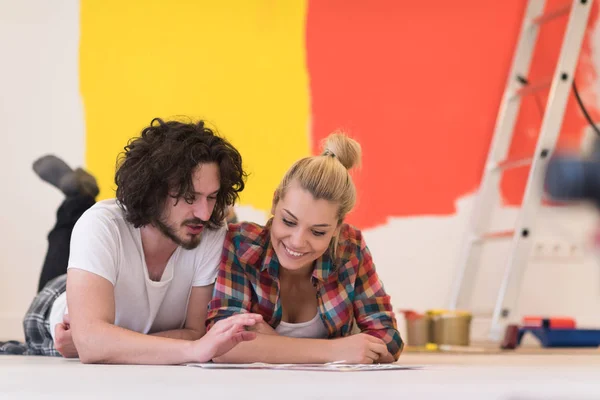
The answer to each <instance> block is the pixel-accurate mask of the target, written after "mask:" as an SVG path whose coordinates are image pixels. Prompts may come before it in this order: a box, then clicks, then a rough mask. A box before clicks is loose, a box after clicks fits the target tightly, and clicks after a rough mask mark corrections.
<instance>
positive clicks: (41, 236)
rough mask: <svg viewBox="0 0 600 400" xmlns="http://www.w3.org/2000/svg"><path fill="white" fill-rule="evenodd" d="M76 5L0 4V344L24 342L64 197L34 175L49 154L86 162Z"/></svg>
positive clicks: (43, 1) (72, 1) (24, 0)
mask: <svg viewBox="0 0 600 400" xmlns="http://www.w3.org/2000/svg"><path fill="white" fill-rule="evenodd" d="M78 47H79V2H78V1H77V0H61V1H52V0H18V1H15V0H0V59H1V60H2V61H1V62H0V137H1V138H2V149H3V151H2V157H0V171H2V172H1V175H2V176H3V177H4V178H2V181H3V182H2V187H3V193H4V194H3V195H2V197H1V198H0V208H1V209H2V212H1V213H0V226H1V227H2V228H1V229H0V238H1V240H0V242H1V243H2V250H1V251H0V276H2V279H1V280H0V340H2V339H7V338H10V339H19V338H22V329H21V319H22V317H23V314H24V313H25V311H26V310H27V307H28V306H29V303H30V301H31V299H32V298H33V296H34V294H35V293H36V289H37V280H38V275H39V271H40V269H41V266H42V262H43V259H44V255H45V252H46V235H47V233H48V231H49V230H50V229H51V227H52V225H53V224H54V215H55V212H56V209H57V208H58V206H59V204H60V202H61V199H62V195H61V193H60V192H59V191H58V190H57V189H54V188H53V187H51V186H50V185H47V184H46V183H44V182H43V181H41V180H40V179H38V177H37V176H36V175H35V174H34V173H33V170H32V168H31V165H32V163H33V161H34V160H35V159H36V158H37V157H39V156H41V155H43V154H46V153H54V154H56V155H59V156H60V157H62V158H63V159H64V160H65V161H67V162H68V163H69V164H70V165H73V166H76V165H81V164H82V162H83V159H84V125H83V109H82V105H81V99H80V96H79V77H78V69H79V66H78Z"/></svg>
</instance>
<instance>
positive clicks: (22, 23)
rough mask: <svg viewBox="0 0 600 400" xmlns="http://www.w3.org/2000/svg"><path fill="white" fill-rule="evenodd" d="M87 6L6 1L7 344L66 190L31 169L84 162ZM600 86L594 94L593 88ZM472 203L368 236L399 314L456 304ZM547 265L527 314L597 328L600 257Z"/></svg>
mask: <svg viewBox="0 0 600 400" xmlns="http://www.w3.org/2000/svg"><path fill="white" fill-rule="evenodd" d="M78 7H79V4H78V1H77V0H61V1H51V0H20V1H12V0H0V54H1V59H2V62H1V63H0V88H1V89H0V90H1V93H2V94H1V95H0V102H1V104H0V121H2V125H1V126H2V128H0V132H1V133H0V135H1V137H2V139H3V140H2V143H3V149H4V154H3V157H1V158H0V170H1V171H2V176H4V177H5V178H4V185H3V186H4V188H5V194H4V196H3V197H2V199H1V200H0V202H1V203H0V206H1V208H2V212H1V213H0V218H1V221H0V222H1V226H2V229H1V231H0V235H1V238H2V240H1V243H2V251H1V252H0V273H1V276H2V278H3V279H2V280H0V340H2V339H20V338H22V332H21V318H22V316H23V314H24V313H25V311H26V309H27V307H28V305H29V303H30V301H31V299H32V297H33V296H34V294H35V291H36V287H37V280H38V274H39V271H40V268H41V265H42V261H43V257H44V254H45V251H46V235H47V232H48V231H49V230H50V229H51V227H52V225H53V223H54V214H55V211H56V209H57V207H58V205H59V204H60V202H61V200H62V195H61V194H60V192H59V191H58V190H56V189H54V188H52V187H50V186H49V185H47V184H45V183H44V182H42V181H41V180H39V179H38V178H37V176H36V175H35V174H34V173H33V172H32V170H31V164H32V162H33V161H34V160H35V159H36V158H37V157H39V156H40V155H43V154H46V153H54V154H57V155H59V156H61V157H63V158H64V159H65V160H66V161H67V162H68V163H69V164H71V165H72V166H78V165H81V164H82V163H83V160H84V137H85V135H84V123H83V116H84V115H83V109H82V104H81V99H80V96H79V86H78V81H79V79H78V41H79V9H78ZM599 39H600V34H598V33H596V37H595V41H594V50H593V59H594V60H595V61H596V63H597V64H598V65H600V56H599V53H598V51H596V50H595V49H596V48H597V47H598V46H597V45H598V43H600V40H599ZM597 86H598V85H597V84H596V86H594V87H593V88H592V89H593V91H595V92H596V93H598V92H600V91H598V90H597V89H598V87H597ZM590 97H593V96H590ZM365 167H368V166H365ZM472 202H473V197H472V196H470V195H469V196H466V197H464V198H462V199H459V200H458V202H457V206H458V212H457V214H456V215H451V216H446V217H439V216H436V217H430V216H418V217H411V218H390V220H389V221H388V223H387V224H386V225H385V226H382V227H378V228H375V229H371V230H368V231H366V232H365V236H366V238H367V242H368V244H369V247H370V248H371V251H372V253H373V256H374V258H375V262H376V264H377V268H378V271H379V273H380V275H381V277H382V279H383V281H384V283H385V286H386V288H387V290H388V291H389V292H390V294H391V295H392V300H393V302H394V305H395V307H396V308H415V309H417V310H425V309H427V308H438V307H445V306H446V305H447V302H448V296H449V288H450V283H451V282H452V279H453V276H454V275H453V274H454V269H455V267H456V258H457V255H458V249H459V246H460V243H461V241H462V233H463V231H464V229H465V224H466V221H467V219H468V216H469V212H470V210H471V206H472ZM239 216H240V218H241V219H250V220H253V221H257V222H260V221H264V219H265V218H266V216H265V214H264V213H262V212H261V211H257V210H252V209H251V208H250V207H241V208H240V209H239ZM515 218H516V210H515V209H512V208H506V209H499V210H497V216H496V218H495V219H496V221H499V222H498V223H500V224H506V225H507V226H508V225H510V224H511V223H512V221H514V219H515ZM595 222H596V215H595V213H594V212H593V211H590V210H589V209H585V208H575V209H543V210H542V211H541V213H540V218H539V223H538V227H537V228H538V229H537V231H538V232H542V233H541V234H540V235H539V236H538V238H537V239H536V240H537V241H539V242H540V243H542V244H543V245H544V246H546V247H544V249H547V248H548V247H552V246H553V245H554V244H556V243H559V244H561V245H563V246H564V245H568V244H576V245H577V246H579V247H580V248H584V247H585V244H586V242H587V240H588V235H589V233H590V231H591V229H592V227H593V225H594V224H595ZM507 244H508V242H507V243H506V244H504V245H498V246H496V247H495V248H491V249H490V250H489V251H487V252H486V257H485V260H484V265H485V268H484V269H483V270H482V273H481V275H480V276H479V284H478V287H477V290H476V293H475V296H474V301H475V304H476V306H477V308H478V309H480V310H484V309H491V307H492V305H493V302H494V300H495V294H496V291H497V288H498V284H499V278H500V275H501V268H502V267H503V266H504V264H503V261H504V260H505V259H506V251H507ZM544 251H545V250H544ZM581 251H582V252H584V250H581ZM582 254H583V253H582ZM542 258H543V257H541V256H540V255H536V254H534V255H532V262H531V264H530V265H529V268H528V270H527V273H526V276H525V280H524V285H523V288H522V292H521V293H522V295H521V301H520V305H521V307H520V310H519V312H520V313H521V314H527V313H550V314H568V315H574V316H576V317H577V318H578V321H579V322H580V323H581V324H587V325H596V326H600V271H599V268H600V267H598V265H597V263H596V259H595V257H594V256H593V255H592V254H587V253H586V255H584V256H581V257H579V258H578V259H576V260H575V261H573V262H560V261H559V260H556V259H542ZM483 322H485V321H483ZM481 326H482V327H483V328H485V325H481Z"/></svg>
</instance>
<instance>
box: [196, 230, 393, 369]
mask: <svg viewBox="0 0 600 400" xmlns="http://www.w3.org/2000/svg"><path fill="white" fill-rule="evenodd" d="M270 227H271V221H269V222H268V223H267V225H266V226H265V227H262V226H260V225H256V224H252V223H241V224H234V225H229V231H228V233H227V236H226V238H225V245H224V249H223V255H222V258H221V265H220V268H219V275H218V277H217V282H216V284H215V290H214V295H213V299H212V301H211V302H210V304H209V309H208V316H207V320H206V324H207V326H208V328H210V327H211V326H212V325H213V324H214V323H215V322H216V321H219V320H221V319H223V318H227V317H229V316H231V315H233V314H238V313H242V312H253V313H258V314H261V315H262V316H263V318H264V320H265V321H266V322H268V323H269V325H271V326H272V327H273V328H276V327H277V326H278V325H279V323H280V322H281V315H282V308H281V301H280V296H279V282H278V280H279V261H278V259H277V254H276V253H275V250H274V249H273V246H272V245H271V240H270ZM312 281H313V284H314V285H315V287H316V289H317V300H318V310H319V314H320V316H321V320H322V321H323V323H324V324H325V327H326V328H327V330H328V332H329V338H336V337H344V336H349V335H351V334H352V333H353V332H352V328H353V323H354V321H356V324H357V325H358V328H359V330H360V331H361V332H363V333H368V334H370V335H373V336H375V337H378V338H380V339H382V340H383V341H384V342H385V343H386V345H387V348H388V350H389V352H390V354H392V355H393V356H394V358H395V359H398V356H399V355H400V352H401V351H402V347H403V343H402V339H401V338H400V334H399V333H398V330H397V327H396V319H395V317H394V313H393V311H392V306H391V304H390V296H388V295H387V294H386V292H385V290H384V288H383V285H382V283H381V281H380V280H379V277H378V276H377V273H376V272H375V266H374V265H373V260H372V258H371V253H370V252H369V249H368V248H367V246H366V244H365V241H364V239H363V237H362V234H361V232H360V231H359V230H358V229H356V228H353V227H351V226H350V225H347V224H343V225H342V228H341V230H340V234H339V240H338V246H337V249H336V258H335V260H333V259H332V257H331V254H330V251H329V250H328V251H326V252H325V254H323V255H322V256H321V257H320V258H319V259H317V260H316V261H315V268H314V271H313V274H312Z"/></svg>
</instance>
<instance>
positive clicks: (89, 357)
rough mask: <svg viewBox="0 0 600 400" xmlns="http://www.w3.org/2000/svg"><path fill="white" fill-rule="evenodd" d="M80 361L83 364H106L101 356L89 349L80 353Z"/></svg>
mask: <svg viewBox="0 0 600 400" xmlns="http://www.w3.org/2000/svg"><path fill="white" fill-rule="evenodd" d="M79 361H81V363H82V364H103V363H104V362H105V360H104V359H103V358H102V357H100V355H99V354H94V352H93V351H90V350H89V349H82V350H80V351H79Z"/></svg>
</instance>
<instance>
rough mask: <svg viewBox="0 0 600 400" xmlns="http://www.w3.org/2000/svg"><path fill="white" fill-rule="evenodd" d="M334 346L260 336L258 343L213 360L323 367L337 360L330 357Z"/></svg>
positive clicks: (327, 342) (318, 340)
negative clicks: (320, 365) (322, 365)
mask: <svg viewBox="0 0 600 400" xmlns="http://www.w3.org/2000/svg"><path fill="white" fill-rule="evenodd" d="M332 345H333V344H332V343H331V341H330V340H326V339H301V338H291V337H286V336H278V335H269V334H261V333H259V334H257V337H256V339H255V340H253V341H251V342H246V343H241V344H239V345H237V346H236V347H235V348H233V349H232V350H230V351H229V352H227V353H225V354H224V355H222V356H220V357H217V358H215V359H214V360H213V361H214V362H218V363H232V364H233V363H240V364H241V363H252V362H264V363H270V364H310V363H319V364H320V363H327V362H331V361H337V360H333V359H332V356H331V355H330V351H329V349H330V348H331V347H332Z"/></svg>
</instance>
